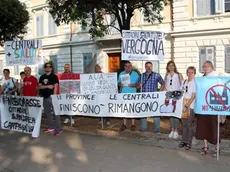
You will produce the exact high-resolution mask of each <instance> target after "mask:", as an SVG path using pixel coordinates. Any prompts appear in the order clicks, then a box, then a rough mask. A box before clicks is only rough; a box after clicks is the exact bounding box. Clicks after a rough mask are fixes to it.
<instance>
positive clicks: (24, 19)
mask: <svg viewBox="0 0 230 172" xmlns="http://www.w3.org/2000/svg"><path fill="white" fill-rule="evenodd" d="M28 22H29V12H28V11H27V10H26V6H25V4H24V3H21V2H20V1H19V0H0V45H1V46H3V44H4V42H5V41H9V40H13V39H14V38H22V35H23V34H25V33H26V32H27V27H26V25H27V23H28Z"/></svg>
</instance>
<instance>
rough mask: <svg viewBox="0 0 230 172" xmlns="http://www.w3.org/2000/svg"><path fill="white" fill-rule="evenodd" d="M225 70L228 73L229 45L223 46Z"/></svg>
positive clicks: (229, 63)
mask: <svg viewBox="0 0 230 172" xmlns="http://www.w3.org/2000/svg"><path fill="white" fill-rule="evenodd" d="M225 72H226V73H230V45H229V46H226V47H225Z"/></svg>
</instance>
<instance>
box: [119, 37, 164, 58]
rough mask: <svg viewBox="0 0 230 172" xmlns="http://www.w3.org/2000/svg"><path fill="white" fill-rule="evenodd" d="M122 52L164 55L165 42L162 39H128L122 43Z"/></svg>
mask: <svg viewBox="0 0 230 172" xmlns="http://www.w3.org/2000/svg"><path fill="white" fill-rule="evenodd" d="M122 51H123V53H127V54H143V55H144V54H148V55H150V54H152V55H159V54H162V55H164V46H163V40H162V39H160V40H158V39H148V40H146V39H127V40H126V41H125V42H123V41H122Z"/></svg>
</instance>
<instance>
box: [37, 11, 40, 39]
mask: <svg viewBox="0 0 230 172" xmlns="http://www.w3.org/2000/svg"><path fill="white" fill-rule="evenodd" d="M39 22H40V17H39V16H37V17H36V36H39V35H40V25H39Z"/></svg>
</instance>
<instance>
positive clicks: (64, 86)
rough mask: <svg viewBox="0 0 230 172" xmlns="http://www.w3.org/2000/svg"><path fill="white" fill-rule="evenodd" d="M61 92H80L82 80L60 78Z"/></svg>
mask: <svg viewBox="0 0 230 172" xmlns="http://www.w3.org/2000/svg"><path fill="white" fill-rule="evenodd" d="M59 84H60V93H80V80H59Z"/></svg>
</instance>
